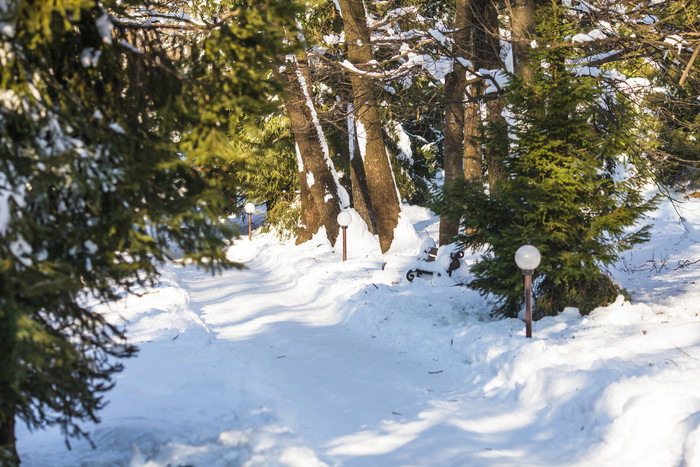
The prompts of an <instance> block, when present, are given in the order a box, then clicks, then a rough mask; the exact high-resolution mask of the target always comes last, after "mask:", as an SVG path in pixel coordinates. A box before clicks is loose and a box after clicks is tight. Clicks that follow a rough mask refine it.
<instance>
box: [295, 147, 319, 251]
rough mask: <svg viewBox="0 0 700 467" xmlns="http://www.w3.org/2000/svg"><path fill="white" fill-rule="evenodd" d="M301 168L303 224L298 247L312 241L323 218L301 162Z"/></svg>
mask: <svg viewBox="0 0 700 467" xmlns="http://www.w3.org/2000/svg"><path fill="white" fill-rule="evenodd" d="M297 159H298V160H299V161H301V155H300V154H299V149H298V148H297ZM299 167H300V169H301V170H299V193H300V201H301V222H300V224H299V230H298V231H297V238H296V241H295V243H296V244H297V245H301V244H302V243H305V242H308V241H309V240H311V238H312V237H313V236H314V235H316V232H318V229H320V228H321V225H322V223H321V216H319V214H318V209H316V202H315V201H314V197H313V196H312V195H311V191H310V190H309V185H308V184H307V183H306V171H305V170H304V166H303V163H301V162H300V163H299Z"/></svg>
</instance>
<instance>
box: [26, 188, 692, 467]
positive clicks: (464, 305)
mask: <svg viewBox="0 0 700 467" xmlns="http://www.w3.org/2000/svg"><path fill="white" fill-rule="evenodd" d="M405 208H406V209H405V216H404V217H405V220H406V221H410V222H411V223H412V224H413V225H414V226H415V228H416V231H417V232H418V237H416V236H415V235H413V234H412V232H411V231H410V230H409V229H403V231H402V232H400V233H401V241H400V242H398V243H397V246H395V247H394V248H393V249H392V250H391V251H390V252H389V254H387V255H381V254H380V253H379V250H378V246H377V245H376V243H374V241H373V240H372V239H371V238H367V237H364V236H362V233H361V232H360V231H359V230H358V229H357V228H356V226H357V222H355V223H354V224H353V225H351V226H350V229H349V232H348V234H349V242H348V243H349V258H348V261H347V262H345V263H343V262H341V261H340V251H339V249H336V248H333V247H331V245H329V243H328V242H327V241H325V240H324V239H323V238H322V237H317V238H315V239H314V240H312V241H310V242H308V243H306V244H304V245H301V246H294V245H293V243H289V242H281V241H279V240H276V239H274V238H272V237H270V236H268V235H264V234H260V233H256V234H255V235H254V238H253V241H252V242H249V241H248V240H247V238H244V239H240V240H238V241H237V242H236V243H235V245H234V246H233V247H232V248H231V250H230V251H229V255H230V257H231V258H233V259H236V260H240V261H244V262H245V263H246V265H247V266H248V269H246V270H242V271H229V272H226V273H224V274H223V275H221V276H213V277H212V276H211V275H208V274H206V273H204V272H202V271H198V270H196V269H194V268H192V267H182V266H174V265H170V266H167V267H166V269H165V271H164V276H163V281H162V283H161V284H160V285H159V286H158V287H155V288H153V289H150V290H146V291H145V292H146V293H145V294H144V295H143V296H142V297H130V298H128V299H125V300H124V301H123V302H121V303H119V304H117V305H113V306H112V307H111V309H109V310H107V308H106V307H103V308H102V311H103V312H105V313H109V314H111V315H112V319H114V320H118V319H121V318H120V317H122V318H123V319H126V320H128V323H129V324H128V329H129V335H130V338H131V340H132V341H133V342H135V343H138V344H139V347H140V353H139V354H138V357H137V358H134V359H131V360H129V361H127V362H126V370H125V371H124V372H123V373H121V374H120V375H119V376H118V377H117V385H116V387H115V389H114V390H113V391H111V392H110V393H109V394H108V399H109V400H110V404H109V405H108V406H107V408H106V409H105V410H104V411H103V412H102V423H101V424H99V425H96V426H89V427H87V428H88V429H89V431H90V432H91V435H92V439H93V440H94V442H95V444H96V445H97V449H95V450H93V449H91V448H90V446H89V445H88V444H87V443H86V442H73V443H72V444H73V450H72V451H68V450H67V449H66V446H65V444H64V442H63V438H62V436H61V434H60V432H59V431H58V430H57V429H50V430H47V431H39V432H34V433H30V432H28V431H27V430H26V429H25V428H24V427H23V426H20V427H19V428H18V438H19V440H18V449H19V452H20V456H21V458H22V459H23V461H24V463H23V465H26V466H86V467H87V466H93V467H94V466H112V465H122V466H132V467H137V466H138V467H142V466H143V467H145V466H148V467H152V466H168V465H170V466H186V465H187V466H197V467H206V466H300V467H302V466H303V467H306V466H323V465H329V466H331V465H342V466H554V465H566V466H569V465H571V466H596V467H599V466H615V467H618V466H654V467H661V466H686V467H692V466H700V389H699V388H700V315H699V313H700V286H699V285H698V282H699V281H700V230H699V228H700V200H691V201H688V202H686V203H685V204H683V205H682V206H681V207H680V210H681V211H680V212H681V214H682V215H683V216H684V217H685V220H684V221H680V220H679V216H678V213H677V212H676V210H675V209H674V208H673V207H672V206H671V204H669V203H665V204H663V205H662V206H661V207H660V208H659V210H658V211H657V212H655V213H654V215H653V218H654V222H655V229H654V238H653V240H652V242H650V243H648V244H645V245H642V246H641V247H639V248H637V249H635V250H634V251H632V252H628V253H627V254H626V255H625V256H624V258H623V260H622V261H620V263H619V264H618V265H617V267H616V268H615V269H614V270H613V271H612V272H613V273H614V274H615V276H616V277H617V278H618V279H619V280H620V281H621V282H622V283H623V285H624V286H625V287H626V288H628V290H629V291H630V292H631V293H632V296H633V298H634V301H633V303H629V302H625V301H623V300H618V302H616V303H615V304H613V305H610V306H608V307H606V308H601V309H597V310H595V311H594V312H592V313H591V314H590V315H589V316H586V317H581V316H579V315H578V313H576V312H572V311H571V310H569V311H568V312H567V313H564V314H562V315H560V316H558V317H556V318H546V319H543V320H541V321H538V322H535V323H534V337H533V339H525V329H524V328H525V326H524V323H523V322H522V321H520V320H516V319H508V320H494V319H492V318H490V317H489V313H488V311H489V306H488V303H487V302H486V300H485V299H484V298H482V297H480V296H479V295H478V294H476V293H475V292H473V291H470V290H468V289H466V288H465V287H461V286H456V285H455V284H454V281H453V280H452V279H450V278H447V277H443V278H436V279H435V280H431V279H430V278H427V279H426V278H418V279H416V280H415V281H414V282H413V283H409V282H408V281H407V280H406V279H405V277H404V275H405V272H406V270H407V269H408V267H409V266H410V265H411V264H412V263H414V261H415V255H416V253H417V252H418V249H419V245H420V243H421V241H422V239H423V238H424V237H426V236H431V237H433V238H436V236H437V223H436V222H437V220H436V219H435V218H434V217H433V216H431V214H430V212H428V211H427V210H425V209H422V208H416V207H408V206H407V207H405ZM259 220H260V219H258V221H259ZM353 226H355V228H353ZM476 257H477V256H476V255H475V254H471V255H470V254H467V256H466V257H465V263H466V264H467V265H468V264H469V263H470V262H472V261H474V260H475V259H476ZM694 261H699V262H697V263H693V262H694ZM514 267H515V265H514ZM467 274H468V267H467V266H464V267H463V268H462V269H461V270H460V271H458V274H457V276H460V275H462V276H464V275H467Z"/></svg>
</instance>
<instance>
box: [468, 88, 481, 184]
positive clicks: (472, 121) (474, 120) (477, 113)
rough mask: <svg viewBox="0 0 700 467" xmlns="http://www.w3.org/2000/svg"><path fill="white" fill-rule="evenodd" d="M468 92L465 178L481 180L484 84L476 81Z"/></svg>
mask: <svg viewBox="0 0 700 467" xmlns="http://www.w3.org/2000/svg"><path fill="white" fill-rule="evenodd" d="M470 88H471V89H470V91H469V92H468V95H469V99H468V101H467V104H466V110H465V112H464V178H465V179H466V180H469V181H474V182H478V181H479V180H481V172H482V168H483V167H482V166H483V164H482V159H483V154H482V152H483V151H482V143H481V127H482V118H481V105H480V104H479V98H480V97H481V95H482V94H483V92H484V85H483V84H482V83H481V82H479V83H474V84H473V85H471V86H470Z"/></svg>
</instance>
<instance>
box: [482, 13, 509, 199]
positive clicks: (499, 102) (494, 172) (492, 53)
mask: <svg viewBox="0 0 700 467" xmlns="http://www.w3.org/2000/svg"><path fill="white" fill-rule="evenodd" d="M480 5H481V9H480V14H479V16H480V18H482V25H483V27H482V28H479V30H478V34H479V35H480V37H481V39H480V42H481V43H482V44H483V47H481V48H480V49H479V52H478V55H479V58H478V61H479V66H480V67H483V68H486V69H488V70H494V69H499V68H501V67H502V65H503V64H502V62H501V57H500V49H501V46H500V39H499V35H498V11H496V7H495V5H494V4H493V3H492V2H491V1H488V0H481V1H480ZM504 108H505V106H504V103H503V97H502V96H489V99H487V101H486V115H485V125H486V127H487V130H488V132H489V133H490V135H489V136H490V137H491V141H490V143H489V144H486V145H485V146H484V157H483V159H484V161H485V163H486V168H487V173H488V184H489V190H490V192H491V194H492V195H495V194H497V192H498V185H499V183H501V182H502V181H503V180H505V174H506V172H505V167H504V160H505V158H506V156H507V155H508V145H509V141H508V124H507V122H506V119H505V117H504V116H503V110H504Z"/></svg>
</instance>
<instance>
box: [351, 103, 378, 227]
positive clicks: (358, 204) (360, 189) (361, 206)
mask: <svg viewBox="0 0 700 467" xmlns="http://www.w3.org/2000/svg"><path fill="white" fill-rule="evenodd" d="M347 121H348V147H349V149H350V151H349V152H350V181H351V183H352V204H353V207H354V208H355V210H356V211H357V213H358V214H359V215H360V217H362V220H364V221H365V224H367V228H368V229H369V231H370V232H371V233H372V234H373V235H376V233H377V223H376V221H375V220H374V214H373V210H372V200H371V199H370V197H369V189H368V187H367V175H365V167H364V165H363V164H362V157H361V156H360V149H359V147H358V146H357V136H356V134H355V113H354V108H353V106H352V104H350V105H349V106H348V117H347Z"/></svg>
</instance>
